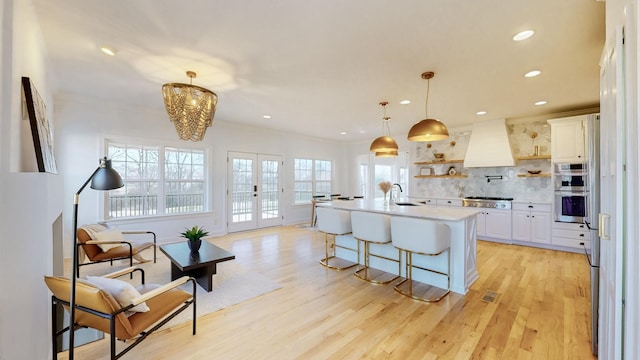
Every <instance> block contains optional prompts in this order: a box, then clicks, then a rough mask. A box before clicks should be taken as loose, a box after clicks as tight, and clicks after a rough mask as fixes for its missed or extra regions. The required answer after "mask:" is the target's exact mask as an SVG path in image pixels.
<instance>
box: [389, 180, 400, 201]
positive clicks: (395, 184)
mask: <svg viewBox="0 0 640 360" xmlns="http://www.w3.org/2000/svg"><path fill="white" fill-rule="evenodd" d="M393 186H397V187H398V189H400V192H402V186H400V184H398V183H394V184H393ZM390 200H391V202H393V201H394V199H393V190H391V199H390Z"/></svg>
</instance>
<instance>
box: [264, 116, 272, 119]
mask: <svg viewBox="0 0 640 360" xmlns="http://www.w3.org/2000/svg"><path fill="white" fill-rule="evenodd" d="M262 117H263V118H265V119H271V115H262Z"/></svg>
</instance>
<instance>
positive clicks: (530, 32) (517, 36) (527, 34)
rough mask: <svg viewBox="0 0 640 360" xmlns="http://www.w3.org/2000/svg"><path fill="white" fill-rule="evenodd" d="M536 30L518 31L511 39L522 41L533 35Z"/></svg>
mask: <svg viewBox="0 0 640 360" xmlns="http://www.w3.org/2000/svg"><path fill="white" fill-rule="evenodd" d="M535 33H536V32H535V31H533V30H525V31H520V32H519V33H517V34H515V35H513V41H522V40H526V39H528V38H530V37H532V36H533V34H535Z"/></svg>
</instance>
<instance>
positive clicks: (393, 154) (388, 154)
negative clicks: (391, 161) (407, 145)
mask: <svg viewBox="0 0 640 360" xmlns="http://www.w3.org/2000/svg"><path fill="white" fill-rule="evenodd" d="M375 155H376V156H377V157H396V156H398V150H394V151H376V154H375Z"/></svg>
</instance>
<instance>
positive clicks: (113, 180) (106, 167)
mask: <svg viewBox="0 0 640 360" xmlns="http://www.w3.org/2000/svg"><path fill="white" fill-rule="evenodd" d="M89 181H91V188H92V189H95V190H113V189H118V188H121V187H123V186H124V183H123V182H122V178H121V177H120V174H118V172H117V171H115V170H114V169H113V168H112V167H111V160H109V159H107V158H106V157H104V158H102V159H100V165H99V166H98V168H97V169H96V170H95V171H94V172H93V174H91V176H89V178H88V179H87V181H85V182H84V184H82V186H81V187H80V190H78V192H76V194H75V196H74V197H73V249H72V254H73V257H72V262H73V266H72V267H71V293H70V295H69V319H70V320H69V321H70V323H71V326H70V327H69V360H73V337H74V336H73V333H74V330H75V328H74V324H75V306H76V277H77V276H76V268H77V267H78V199H79V198H80V193H81V192H82V190H84V188H85V187H86V186H87V184H89ZM111 336H114V334H112V335H111Z"/></svg>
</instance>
